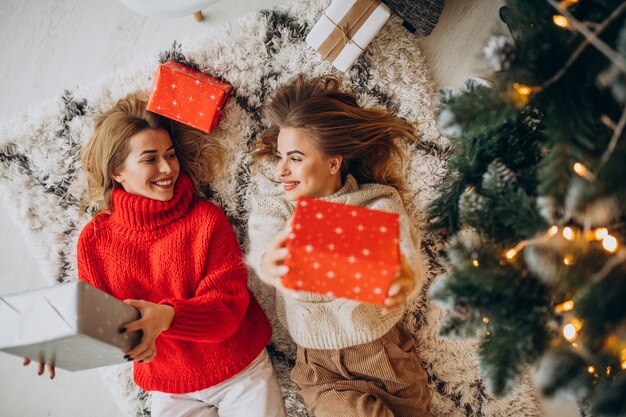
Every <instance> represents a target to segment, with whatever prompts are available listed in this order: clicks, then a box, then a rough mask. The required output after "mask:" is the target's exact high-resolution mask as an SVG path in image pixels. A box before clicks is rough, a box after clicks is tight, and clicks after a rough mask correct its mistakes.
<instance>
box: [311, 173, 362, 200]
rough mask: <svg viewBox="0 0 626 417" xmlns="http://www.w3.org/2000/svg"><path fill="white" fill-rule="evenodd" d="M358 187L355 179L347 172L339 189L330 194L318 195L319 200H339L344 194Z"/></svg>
mask: <svg viewBox="0 0 626 417" xmlns="http://www.w3.org/2000/svg"><path fill="white" fill-rule="evenodd" d="M358 189H359V184H358V183H357V182H356V179H355V178H354V177H353V176H352V175H350V174H348V175H347V176H346V180H345V181H344V183H343V185H342V186H341V188H340V189H338V190H337V191H335V192H334V193H332V194H331V195H327V196H325V197H320V200H324V201H337V200H341V199H342V198H343V197H344V196H346V195H348V194H350V193H353V192H355V191H357V190H358Z"/></svg>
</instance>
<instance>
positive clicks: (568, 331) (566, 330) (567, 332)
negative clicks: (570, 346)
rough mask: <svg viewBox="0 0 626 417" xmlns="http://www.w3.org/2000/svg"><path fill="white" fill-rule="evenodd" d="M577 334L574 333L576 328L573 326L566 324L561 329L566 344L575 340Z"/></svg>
mask: <svg viewBox="0 0 626 417" xmlns="http://www.w3.org/2000/svg"><path fill="white" fill-rule="evenodd" d="M577 334H578V332H577V331H576V327H574V325H573V324H571V323H568V324H566V325H565V326H564V327H563V336H564V337H565V340H567V341H568V342H571V341H573V340H574V339H576V336H577Z"/></svg>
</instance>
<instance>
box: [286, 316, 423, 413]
mask: <svg viewBox="0 0 626 417" xmlns="http://www.w3.org/2000/svg"><path fill="white" fill-rule="evenodd" d="M291 379H292V380H293V381H294V382H295V383H296V384H298V386H299V387H300V394H301V395H302V397H303V398H304V402H305V404H306V406H307V407H308V408H309V410H310V411H312V412H313V413H314V414H315V416H316V417H338V416H341V417H430V416H431V414H430V399H431V393H430V391H429V389H428V384H427V379H426V372H424V369H423V368H422V366H421V363H420V359H419V358H418V356H417V354H416V352H415V349H414V341H413V338H412V337H411V336H410V335H409V334H408V333H407V332H406V330H404V328H403V327H402V326H401V325H399V324H398V325H396V326H395V327H393V328H392V329H391V330H390V331H389V332H388V333H387V334H385V335H384V336H383V337H381V338H380V339H377V340H374V341H373V342H370V343H364V344H362V345H356V346H351V347H348V348H345V349H339V350H327V349H323V350H320V349H306V348H303V347H300V346H298V356H297V359H296V365H295V367H294V369H293V370H292V372H291Z"/></svg>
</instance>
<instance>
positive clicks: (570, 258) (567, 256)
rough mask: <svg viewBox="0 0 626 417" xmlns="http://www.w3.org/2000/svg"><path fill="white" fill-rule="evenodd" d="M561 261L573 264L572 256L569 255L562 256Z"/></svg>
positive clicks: (568, 264)
mask: <svg viewBox="0 0 626 417" xmlns="http://www.w3.org/2000/svg"><path fill="white" fill-rule="evenodd" d="M563 263H564V264H565V265H567V266H571V265H574V257H573V256H571V255H565V257H564V258H563Z"/></svg>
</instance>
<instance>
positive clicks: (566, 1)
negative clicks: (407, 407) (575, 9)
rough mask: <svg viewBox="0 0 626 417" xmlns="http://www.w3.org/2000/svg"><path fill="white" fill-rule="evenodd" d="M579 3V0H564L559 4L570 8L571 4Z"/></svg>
mask: <svg viewBox="0 0 626 417" xmlns="http://www.w3.org/2000/svg"><path fill="white" fill-rule="evenodd" d="M575 4H578V0H563V1H561V2H559V6H560V7H561V8H563V9H568V8H569V7H570V6H573V5H575Z"/></svg>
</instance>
